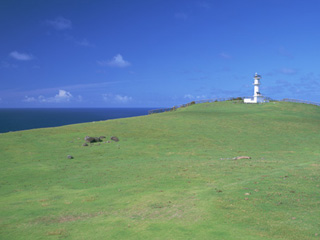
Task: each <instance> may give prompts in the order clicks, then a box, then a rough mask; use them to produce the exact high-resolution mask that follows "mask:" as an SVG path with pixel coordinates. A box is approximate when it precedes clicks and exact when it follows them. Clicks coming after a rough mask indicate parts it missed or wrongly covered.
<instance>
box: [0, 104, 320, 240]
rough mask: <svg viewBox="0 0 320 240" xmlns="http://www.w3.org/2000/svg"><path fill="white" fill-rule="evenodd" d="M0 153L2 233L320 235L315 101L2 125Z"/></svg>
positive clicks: (319, 116)
mask: <svg viewBox="0 0 320 240" xmlns="http://www.w3.org/2000/svg"><path fill="white" fill-rule="evenodd" d="M87 135H88V136H95V137H99V136H106V137H107V139H106V140H104V141H103V142H101V143H95V144H92V145H90V146H87V147H84V146H82V144H83V143H84V137H85V136H87ZM111 136H117V137H118V138H119V139H120V141H119V142H114V141H111V140H110V137H111ZM108 140H110V141H111V142H110V143H105V142H106V141H108ZM68 155H72V156H73V157H74V158H73V159H68V158H67V156H68ZM236 156H250V157H251V159H241V160H233V159H232V158H233V157H236ZM0 160H1V168H0V171H1V172H0V179H1V182H0V183H1V188H0V194H1V195H0V207H1V209H0V210H1V213H0V217H1V219H0V239H219V240H220V239H246V240H248V239H255V240H256V239H290V240H294V239H297V240H301V239H320V107H318V106H311V105H305V104H297V103H286V102H271V103H267V104H260V105H255V104H253V105H246V104H240V103H233V102H232V101H227V102H219V103H205V104H196V105H192V106H189V107H187V108H182V109H178V110H176V111H174V112H166V113H161V114H153V115H148V116H142V117H134V118H126V119H117V120H108V121H101V122H92V123H84V124H76V125H69V126H63V127H56V128H47V129H36V130H28V131H20V132H12V133H5V134H0Z"/></svg>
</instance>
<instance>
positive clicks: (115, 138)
mask: <svg viewBox="0 0 320 240" xmlns="http://www.w3.org/2000/svg"><path fill="white" fill-rule="evenodd" d="M111 140H113V141H115V142H119V138H118V137H116V136H113V137H111Z"/></svg>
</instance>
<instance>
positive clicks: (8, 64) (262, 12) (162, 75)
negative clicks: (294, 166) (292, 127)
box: [0, 0, 320, 108]
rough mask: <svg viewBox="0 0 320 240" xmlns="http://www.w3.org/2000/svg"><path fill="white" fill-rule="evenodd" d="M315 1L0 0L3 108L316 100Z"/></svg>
mask: <svg viewBox="0 0 320 240" xmlns="http://www.w3.org/2000/svg"><path fill="white" fill-rule="evenodd" d="M319 10H320V1H318V0H305V1H302V0H290V1H289V0H241V1H240V0H212V1H209V0H206V1H202V0H170V1H167V0H134V1H132V0H131V1H129V0H117V1H116V0H104V1H100V0H96V1H95V0H91V1H89V0H77V1H72V0H63V1H60V0H46V1H42V0H38V1H37V0H30V1H29V0H28V1H26V0H21V1H17V0H2V1H0V31H1V34H0V108H6V107H171V106H174V105H177V104H182V103H187V102H190V101H192V100H198V99H209V98H224V97H238V96H251V95H253V86H252V83H253V75H254V73H255V72H258V73H259V74H261V75H262V79H261V89H260V92H261V93H262V94H263V95H265V96H268V97H271V98H274V99H282V98H295V99H302V100H309V101H315V102H320V27H319V26H320V14H319Z"/></svg>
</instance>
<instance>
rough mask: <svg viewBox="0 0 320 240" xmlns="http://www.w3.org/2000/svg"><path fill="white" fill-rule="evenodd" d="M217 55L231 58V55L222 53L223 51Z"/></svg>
mask: <svg viewBox="0 0 320 240" xmlns="http://www.w3.org/2000/svg"><path fill="white" fill-rule="evenodd" d="M219 56H220V57H221V58H223V59H231V58H232V57H231V55H229V54H227V53H224V52H222V53H220V54H219Z"/></svg>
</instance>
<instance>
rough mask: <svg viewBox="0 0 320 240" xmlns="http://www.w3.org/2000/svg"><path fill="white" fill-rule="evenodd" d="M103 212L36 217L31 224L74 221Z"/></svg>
mask: <svg viewBox="0 0 320 240" xmlns="http://www.w3.org/2000/svg"><path fill="white" fill-rule="evenodd" d="M103 214H105V213H104V212H97V213H83V214H75V215H63V216H59V217H56V216H46V217H41V218H37V219H35V220H34V221H32V223H33V224H54V223H66V222H74V221H84V220H87V219H90V218H94V217H97V216H99V215H103Z"/></svg>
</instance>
